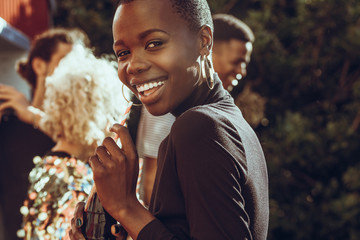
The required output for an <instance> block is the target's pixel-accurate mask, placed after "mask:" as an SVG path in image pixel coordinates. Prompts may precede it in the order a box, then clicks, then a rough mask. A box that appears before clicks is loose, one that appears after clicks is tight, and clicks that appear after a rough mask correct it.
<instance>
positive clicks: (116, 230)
mask: <svg viewBox="0 0 360 240" xmlns="http://www.w3.org/2000/svg"><path fill="white" fill-rule="evenodd" d="M120 230H121V229H120V226H119V225H118V224H117V225H115V234H118V233H120Z"/></svg>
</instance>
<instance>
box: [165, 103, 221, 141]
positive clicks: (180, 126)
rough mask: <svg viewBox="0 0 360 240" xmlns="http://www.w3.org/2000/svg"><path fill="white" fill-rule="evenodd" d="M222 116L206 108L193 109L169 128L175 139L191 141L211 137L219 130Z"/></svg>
mask: <svg viewBox="0 0 360 240" xmlns="http://www.w3.org/2000/svg"><path fill="white" fill-rule="evenodd" d="M221 121H222V116H221V115H220V114H219V113H217V112H216V111H214V109H211V108H208V107H203V106H200V107H195V108H191V109H189V110H188V111H186V112H184V113H183V114H182V115H180V116H179V117H178V118H177V119H176V120H175V122H174V124H173V126H172V128H171V135H172V136H173V137H176V138H177V139H182V138H183V139H189V138H192V139H193V140H195V139H199V138H204V137H207V136H209V135H213V134H214V132H215V131H217V130H218V129H219V125H220V122H221Z"/></svg>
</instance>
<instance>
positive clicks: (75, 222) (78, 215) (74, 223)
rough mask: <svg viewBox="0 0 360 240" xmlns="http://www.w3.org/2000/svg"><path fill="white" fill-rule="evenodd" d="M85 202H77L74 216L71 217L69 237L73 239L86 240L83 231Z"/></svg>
mask: <svg viewBox="0 0 360 240" xmlns="http://www.w3.org/2000/svg"><path fill="white" fill-rule="evenodd" d="M84 206H85V203H84V202H79V203H77V204H76V207H75V212H74V217H73V218H72V219H71V230H70V231H69V237H70V239H72V240H75V239H76V240H78V239H81V240H85V237H84V236H83V234H82V232H81V227H82V226H83V224H84V220H83V214H84Z"/></svg>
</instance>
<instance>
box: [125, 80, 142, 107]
mask: <svg viewBox="0 0 360 240" xmlns="http://www.w3.org/2000/svg"><path fill="white" fill-rule="evenodd" d="M124 85H125V84H123V85H122V86H121V92H122V95H123V98H124V99H125V101H126V102H127V103H129V104H131V105H132V106H135V107H140V106H142V104H141V103H140V104H137V103H134V102H133V101H129V100H128V99H127V98H126V97H125V93H124Z"/></svg>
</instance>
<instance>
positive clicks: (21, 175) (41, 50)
mask: <svg viewBox="0 0 360 240" xmlns="http://www.w3.org/2000/svg"><path fill="white" fill-rule="evenodd" d="M76 41H83V42H84V44H88V43H87V41H88V40H87V36H86V35H85V34H84V33H83V32H82V31H80V30H78V29H71V30H70V29H62V28H55V29H51V30H48V31H46V32H44V33H42V34H40V35H38V36H37V37H35V39H34V41H33V43H32V47H31V49H30V52H29V54H28V57H27V58H26V59H23V60H20V61H19V62H18V66H17V71H18V73H19V74H20V75H21V76H22V77H23V78H24V80H25V81H27V83H28V84H29V85H30V87H31V90H32V99H31V102H29V101H28V100H27V99H26V97H25V96H24V95H23V94H22V93H21V92H19V91H18V90H16V89H15V88H14V87H12V86H8V85H2V84H0V101H1V102H0V118H1V119H0V163H1V167H0V207H1V211H0V212H2V219H3V223H4V231H5V232H4V233H3V235H4V238H5V239H10V240H12V239H18V237H17V236H16V232H17V230H18V229H19V227H20V225H21V222H22V215H21V213H20V211H19V209H20V207H21V205H22V202H23V200H24V198H25V196H26V194H27V189H28V185H29V181H28V175H29V172H30V170H31V169H32V167H33V166H34V163H33V162H32V159H33V157H34V156H36V155H39V156H42V155H44V154H45V153H46V152H47V151H49V150H50V149H51V148H52V147H53V146H54V142H53V141H52V139H51V138H50V137H49V136H48V135H47V134H45V133H43V132H42V131H40V129H38V121H39V120H40V118H41V114H39V113H40V111H38V110H37V109H41V108H42V102H43V97H44V92H45V78H46V76H48V75H51V74H52V73H53V71H54V69H55V67H56V66H57V64H58V63H59V61H60V60H61V59H62V58H63V57H64V56H65V55H66V54H67V53H68V52H70V50H71V48H72V45H73V44H74V43H75V42H76ZM10 109H11V110H10Z"/></svg>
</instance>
